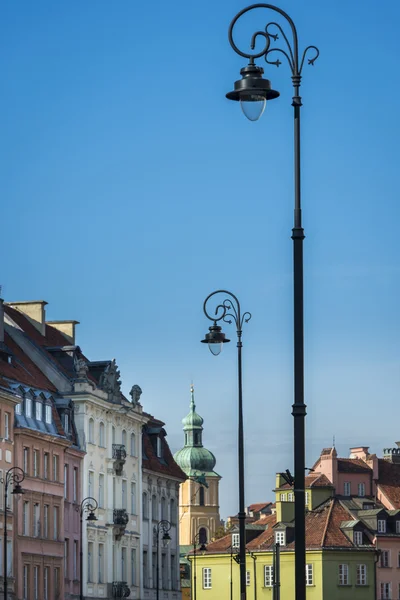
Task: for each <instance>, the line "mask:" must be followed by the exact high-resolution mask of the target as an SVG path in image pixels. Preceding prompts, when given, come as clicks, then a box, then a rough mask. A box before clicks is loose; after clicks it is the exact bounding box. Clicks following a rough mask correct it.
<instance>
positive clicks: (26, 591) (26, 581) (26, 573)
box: [23, 565, 29, 600]
mask: <svg viewBox="0 0 400 600" xmlns="http://www.w3.org/2000/svg"><path fill="white" fill-rule="evenodd" d="M23 593H24V600H29V565H24V589H23Z"/></svg>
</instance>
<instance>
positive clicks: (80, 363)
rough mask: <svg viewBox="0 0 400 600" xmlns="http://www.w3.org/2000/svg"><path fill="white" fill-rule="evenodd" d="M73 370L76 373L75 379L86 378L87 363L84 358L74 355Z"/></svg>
mask: <svg viewBox="0 0 400 600" xmlns="http://www.w3.org/2000/svg"><path fill="white" fill-rule="evenodd" d="M74 370H75V375H76V377H75V379H84V380H86V379H87V372H88V371H89V365H88V364H87V362H86V360H85V359H84V358H82V357H80V358H77V357H76V356H75V357H74Z"/></svg>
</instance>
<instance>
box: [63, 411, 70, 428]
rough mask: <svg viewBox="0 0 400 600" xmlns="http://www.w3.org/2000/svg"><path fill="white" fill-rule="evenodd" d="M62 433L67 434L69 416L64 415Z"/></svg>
mask: <svg viewBox="0 0 400 600" xmlns="http://www.w3.org/2000/svg"><path fill="white" fill-rule="evenodd" d="M64 431H65V433H69V414H68V413H65V414H64Z"/></svg>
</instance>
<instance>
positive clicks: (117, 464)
mask: <svg viewBox="0 0 400 600" xmlns="http://www.w3.org/2000/svg"><path fill="white" fill-rule="evenodd" d="M112 457H113V459H114V469H115V472H116V474H117V475H121V474H122V468H123V466H124V464H125V460H126V449H125V446H124V445H123V444H113V445H112Z"/></svg>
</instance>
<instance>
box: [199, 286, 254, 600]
mask: <svg viewBox="0 0 400 600" xmlns="http://www.w3.org/2000/svg"><path fill="white" fill-rule="evenodd" d="M217 294H224V295H228V296H229V298H226V299H224V300H222V304H218V305H217V307H216V309H215V312H214V315H210V314H209V313H208V310H207V304H208V301H209V300H210V299H211V298H212V297H214V296H215V295H217ZM203 311H204V314H205V315H206V317H207V318H208V319H209V320H210V321H213V325H211V327H209V333H207V334H206V336H205V339H204V340H202V342H203V343H205V344H208V347H209V349H210V351H211V352H212V354H214V355H215V356H217V355H218V354H219V353H220V352H221V350H222V346H223V344H225V343H227V342H229V341H230V340H228V339H226V337H225V334H224V333H222V328H221V326H220V325H218V322H221V321H225V323H232V321H233V322H234V323H235V325H236V334H237V349H238V408H239V419H238V459H239V513H238V517H239V566H240V599H241V600H246V513H245V511H244V439H243V402H242V328H243V323H244V322H246V323H248V322H249V321H250V319H251V314H250V313H249V312H245V313H244V314H243V315H242V313H241V308H240V303H239V300H238V299H237V298H236V296H235V295H234V294H232V293H231V292H228V291H226V290H217V291H215V292H213V293H212V294H210V295H209V296H207V298H206V299H205V300H204V305H203Z"/></svg>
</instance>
